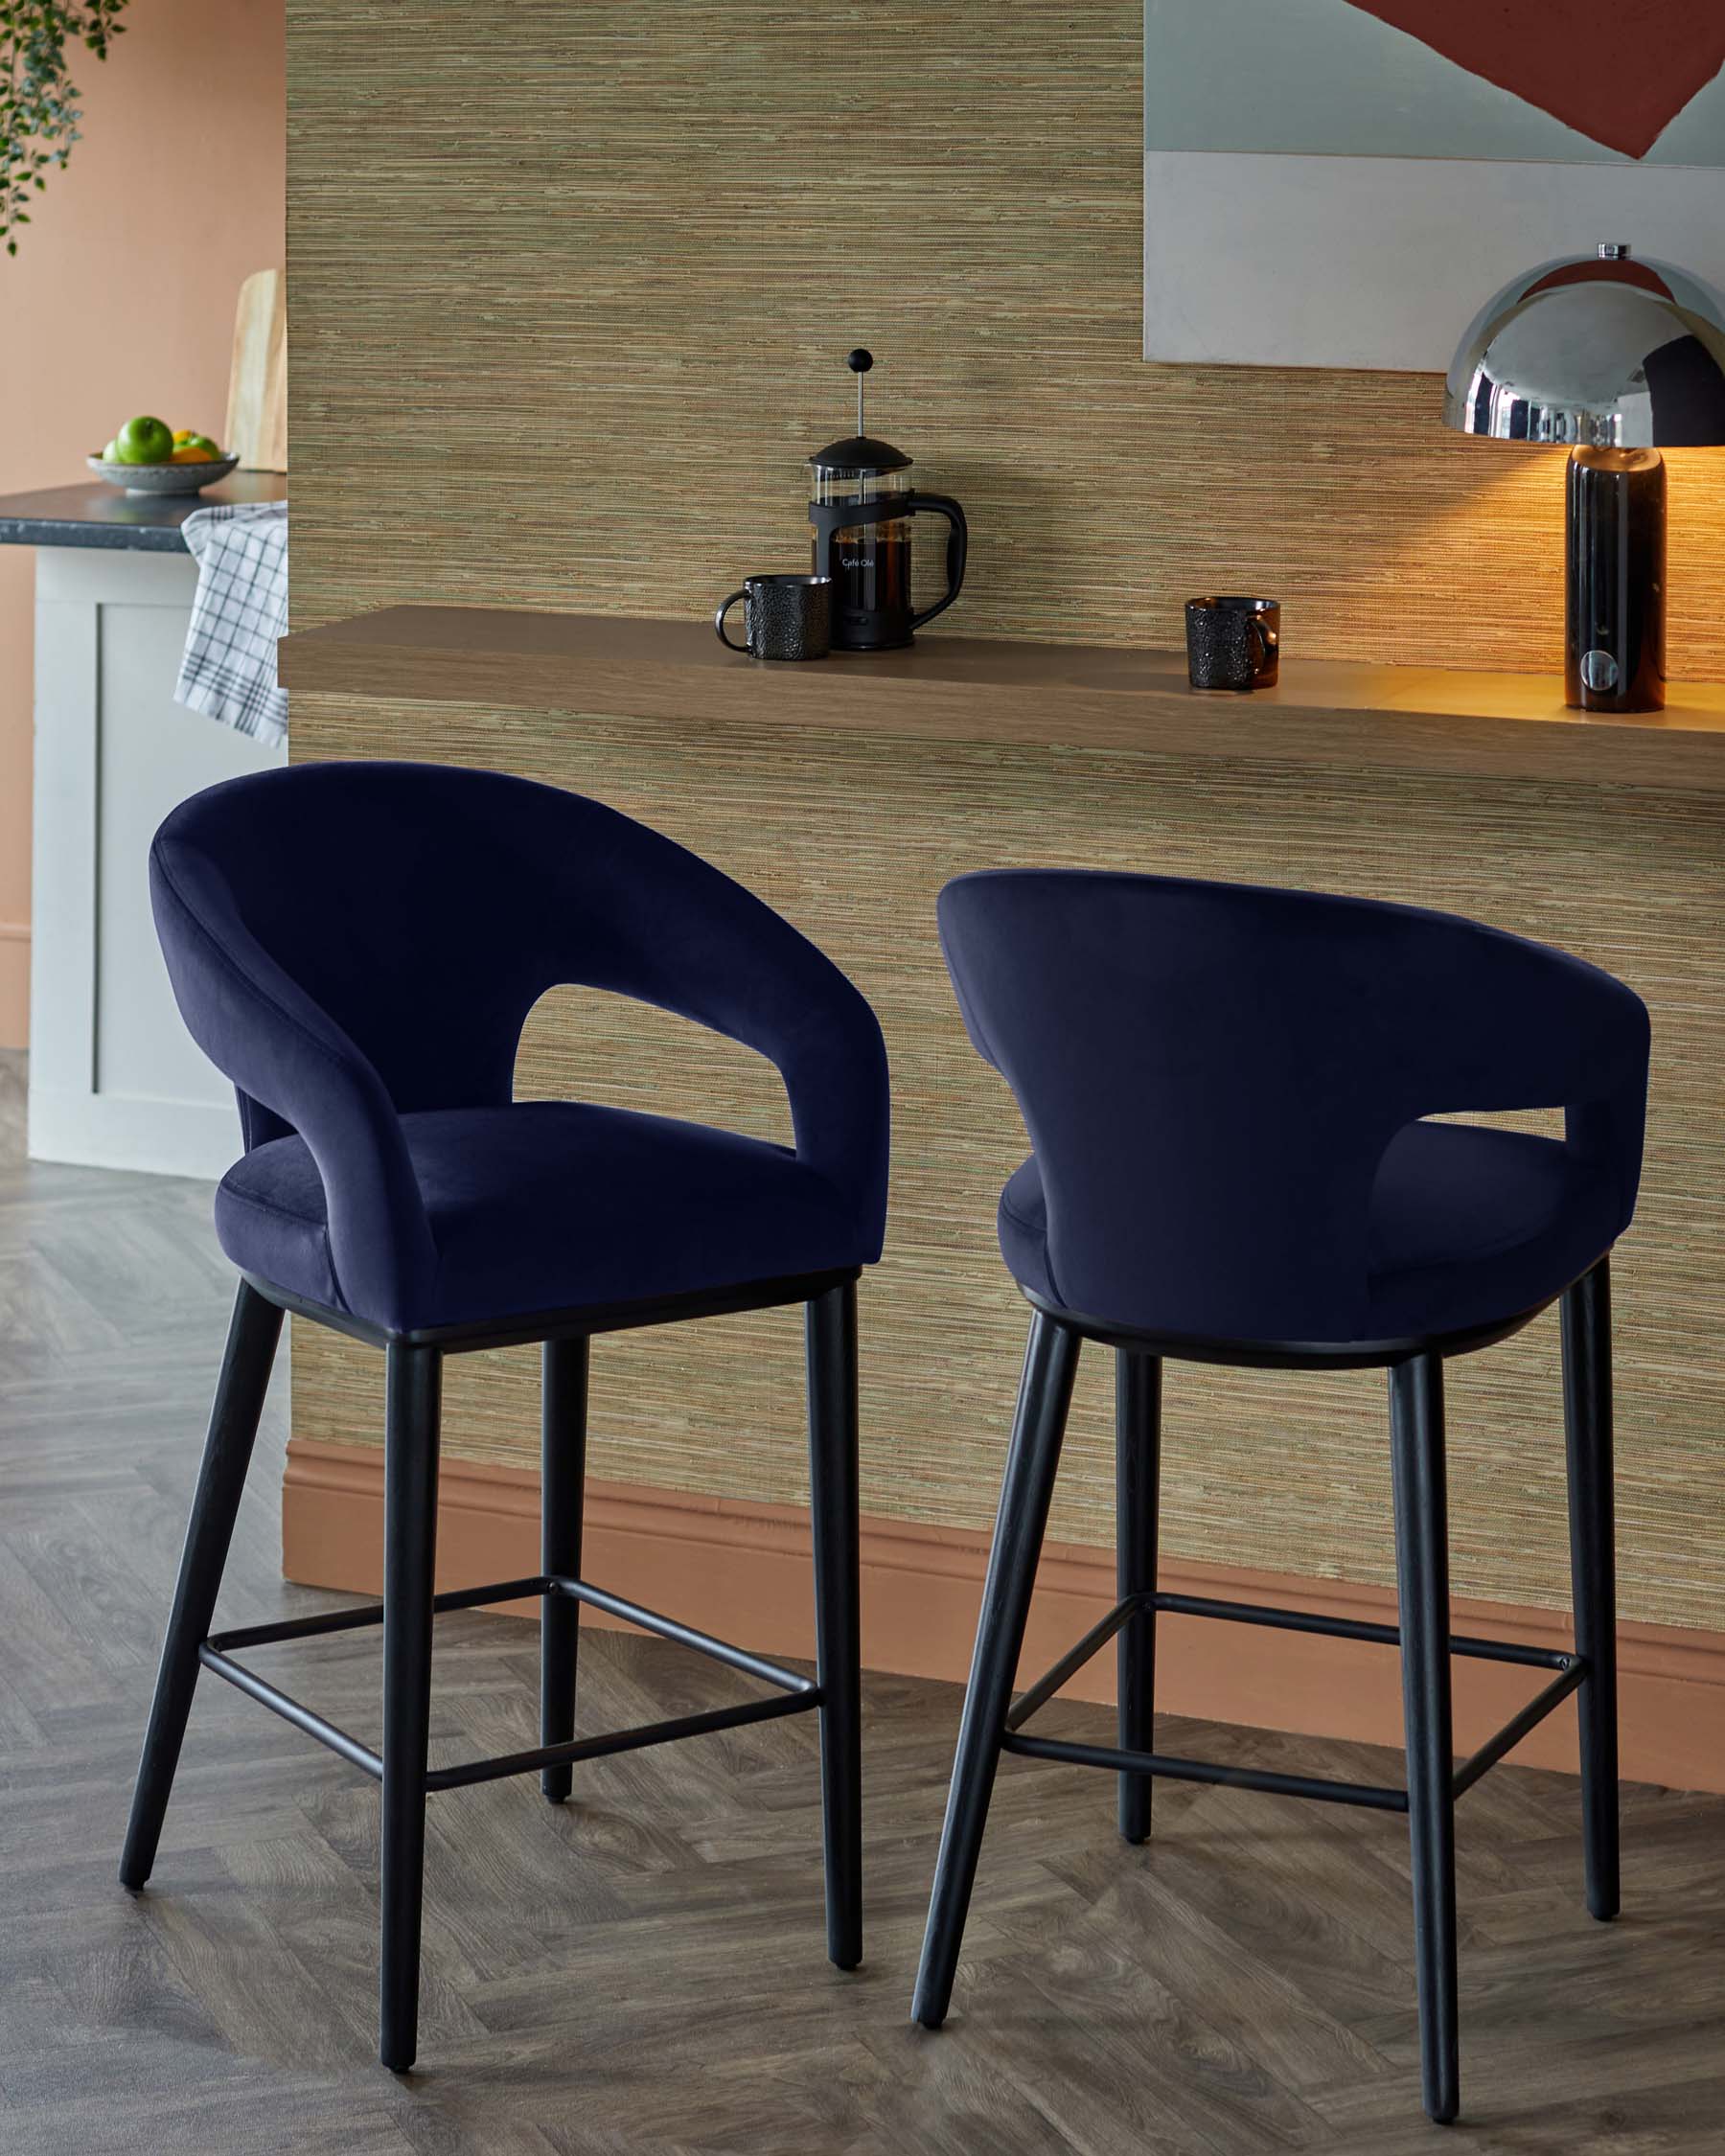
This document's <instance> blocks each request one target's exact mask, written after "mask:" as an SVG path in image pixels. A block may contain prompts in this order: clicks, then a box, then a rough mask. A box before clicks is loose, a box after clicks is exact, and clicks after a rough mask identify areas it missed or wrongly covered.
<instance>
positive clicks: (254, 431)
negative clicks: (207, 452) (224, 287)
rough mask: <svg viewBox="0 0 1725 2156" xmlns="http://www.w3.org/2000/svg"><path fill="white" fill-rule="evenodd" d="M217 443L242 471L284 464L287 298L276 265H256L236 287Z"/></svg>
mask: <svg viewBox="0 0 1725 2156" xmlns="http://www.w3.org/2000/svg"><path fill="white" fill-rule="evenodd" d="M221 446H222V447H223V448H224V449H230V450H232V452H233V453H234V454H235V455H236V456H237V457H238V458H239V459H240V468H241V470H242V471H286V470H287V469H288V297H287V292H286V289H285V285H284V280H283V276H282V272H281V271H280V270H279V269H260V270H256V271H254V272H253V274H252V275H251V276H249V277H248V278H247V279H246V280H245V282H244V284H243V285H242V286H241V287H240V306H239V310H238V312H237V313H236V314H235V316H234V363H233V371H232V373H231V374H230V375H229V377H228V408H227V433H226V435H225V436H224V437H223V440H222V445H221Z"/></svg>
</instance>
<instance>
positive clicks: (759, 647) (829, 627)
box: [713, 576, 833, 659]
mask: <svg viewBox="0 0 1725 2156" xmlns="http://www.w3.org/2000/svg"><path fill="white" fill-rule="evenodd" d="M739 599H740V600H742V602H743V636H744V641H743V642H742V643H741V644H733V643H732V642H731V640H730V638H729V637H728V636H727V635H726V634H725V633H724V617H725V615H726V614H728V613H729V612H730V610H731V608H733V607H734V606H735V605H736V604H737V601H738V600H739ZM713 627H714V629H715V630H716V631H718V635H719V641H720V643H722V644H723V645H724V648H725V650H726V651H727V652H747V654H748V655H749V657H750V658H761V659H811V658H825V657H826V655H827V653H828V652H829V651H830V650H831V649H832V641H833V637H832V631H833V581H832V579H831V578H830V577H799V576H770V577H746V578H745V579H744V581H743V588H742V590H741V591H733V592H732V593H731V595H730V597H729V598H728V599H726V600H725V601H724V605H723V606H721V607H720V608H719V610H718V612H717V613H716V614H714V616H713Z"/></svg>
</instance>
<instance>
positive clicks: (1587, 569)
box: [1563, 449, 1666, 712]
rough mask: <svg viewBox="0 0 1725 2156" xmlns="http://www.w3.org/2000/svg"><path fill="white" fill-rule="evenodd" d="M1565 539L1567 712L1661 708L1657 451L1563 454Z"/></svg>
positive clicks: (1661, 482) (1662, 565)
mask: <svg viewBox="0 0 1725 2156" xmlns="http://www.w3.org/2000/svg"><path fill="white" fill-rule="evenodd" d="M1564 542H1565V554H1566V559H1567V562H1568V578H1567V608H1566V611H1567V634H1566V636H1565V639H1564V666H1563V678H1564V700H1565V701H1566V702H1567V703H1568V704H1569V705H1570V707H1571V709H1572V710H1576V711H1611V712H1634V711H1663V710H1664V709H1665V700H1666V649H1665V646H1666V619H1665V614H1666V599H1665V582H1666V471H1665V459H1664V458H1663V457H1662V456H1661V455H1660V453H1659V451H1658V450H1657V449H1576V450H1574V451H1572V452H1571V455H1570V460H1569V481H1568V515H1567V518H1566V521H1565V532H1564Z"/></svg>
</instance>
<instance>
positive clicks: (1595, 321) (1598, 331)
mask: <svg viewBox="0 0 1725 2156" xmlns="http://www.w3.org/2000/svg"><path fill="white" fill-rule="evenodd" d="M1443 417H1444V420H1445V423H1446V424H1448V425H1450V426H1454V427H1459V428H1460V429H1461V432H1462V433H1463V434H1488V435H1491V436H1493V437H1495V438H1496V439H1497V440H1498V441H1500V442H1550V443H1553V444H1558V445H1562V446H1566V447H1568V448H1569V450H1570V460H1569V484H1568V511H1567V519H1566V524H1565V538H1564V546H1565V553H1566V559H1567V569H1568V574H1567V579H1566V583H1567V600H1566V614H1567V624H1566V633H1565V639H1564V695H1565V700H1566V701H1567V702H1568V703H1569V704H1571V705H1572V706H1573V707H1574V708H1575V709H1576V710H1578V711H1611V712H1633V711H1660V710H1663V709H1664V707H1665V684H1666V633H1665V630H1666V472H1665V459H1664V457H1663V456H1662V455H1661V454H1660V451H1661V450H1662V449H1669V448H1698V447H1712V446H1715V445H1719V444H1725V300H1721V298H1720V297H1719V294H1718V293H1717V292H1715V291H1714V290H1713V289H1712V287H1710V286H1707V285H1704V284H1703V283H1702V282H1701V280H1700V279H1699V278H1697V277H1691V275H1690V274H1689V273H1688V271H1687V270H1682V269H1676V268H1673V267H1672V266H1671V264H1669V263H1663V262H1654V261H1652V260H1650V259H1649V260H1645V261H1643V260H1639V259H1637V258H1635V257H1633V256H1632V255H1631V254H1630V252H1629V249H1628V248H1627V247H1624V246H1602V247H1600V248H1599V251H1598V253H1597V254H1593V255H1576V256H1574V257H1569V258H1566V259H1564V260H1562V261H1558V262H1548V263H1542V264H1540V265H1539V267H1538V268H1537V269H1530V270H1529V271H1528V272H1527V273H1526V275H1524V276H1521V277H1517V278H1515V279H1514V280H1513V282H1511V283H1510V284H1508V285H1506V286H1505V287H1504V288H1503V290H1502V291H1501V292H1499V293H1498V294H1497V295H1496V297H1495V298H1493V299H1492V300H1490V301H1488V302H1487V304H1486V305H1485V306H1484V308H1482V309H1481V310H1480V312H1479V314H1478V315H1476V316H1475V318H1474V321H1473V324H1472V326H1471V327H1470V329H1469V330H1468V333H1467V334H1466V335H1465V336H1464V337H1463V338H1462V340H1461V345H1460V347H1459V348H1458V350H1457V353H1456V356H1455V358H1454V360H1453V361H1452V362H1451V364H1450V371H1449V378H1448V380H1447V381H1446V382H1445V384H1444V392H1443Z"/></svg>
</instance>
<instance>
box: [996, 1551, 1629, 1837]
mask: <svg viewBox="0 0 1725 2156" xmlns="http://www.w3.org/2000/svg"><path fill="white" fill-rule="evenodd" d="M1146 1611H1157V1612H1165V1613H1166V1614H1167V1615H1168V1616H1170V1617H1220V1618H1222V1619H1223V1620H1224V1621H1225V1622H1227V1623H1231V1624H1262V1625H1269V1626H1272V1627H1274V1628H1275V1629H1276V1630H1277V1631H1281V1632H1316V1633H1321V1634H1323V1635H1325V1636H1327V1637H1329V1638H1331V1639H1341V1640H1367V1641H1368V1642H1370V1643H1371V1644H1373V1645H1376V1646H1385V1647H1398V1646H1400V1644H1401V1630H1400V1627H1399V1626H1397V1625H1393V1624H1368V1623H1366V1622H1364V1621H1363V1620H1361V1619H1359V1618H1355V1617H1316V1616H1311V1615H1308V1614H1307V1613H1306V1612H1304V1611H1301V1610H1278V1609H1273V1608H1271V1607H1270V1606H1269V1605H1267V1604H1265V1603H1261V1602H1225V1601H1218V1600H1216V1599H1215V1598H1214V1597H1212V1596H1210V1595H1207V1594H1163V1593H1161V1590H1160V1589H1152V1590H1147V1591H1146V1592H1145V1593H1143V1594H1129V1595H1127V1596H1126V1598H1125V1599H1124V1600H1123V1601H1121V1602H1117V1603H1116V1604H1115V1607H1114V1608H1113V1609H1112V1610H1110V1611H1109V1613H1108V1615H1107V1616H1106V1617H1102V1618H1101V1619H1099V1621H1098V1622H1096V1623H1095V1624H1093V1625H1092V1626H1091V1628H1090V1630H1089V1631H1088V1632H1087V1633H1086V1634H1085V1635H1084V1637H1083V1639H1082V1640H1079V1641H1078V1643H1077V1645H1076V1646H1074V1647H1072V1648H1070V1649H1069V1651H1068V1652H1067V1653H1066V1654H1064V1655H1063V1656H1062V1657H1061V1658H1060V1660H1059V1661H1058V1662H1057V1663H1055V1664H1054V1666H1053V1668H1052V1669H1050V1670H1048V1671H1047V1672H1046V1675H1044V1676H1042V1677H1039V1678H1038V1679H1037V1681H1036V1683H1035V1684H1034V1685H1032V1686H1030V1687H1029V1689H1028V1690H1026V1691H1023V1692H1021V1693H1020V1695H1019V1697H1018V1698H1017V1699H1016V1700H1014V1701H1013V1703H1012V1705H1011V1707H1010V1708H1009V1709H1007V1713H1006V1720H1005V1724H1004V1726H1003V1728H1002V1730H1001V1733H1000V1749H1001V1750H1002V1751H1003V1752H1012V1753H1016V1754H1018V1755H1020V1756H1021V1757H1023V1758H1028V1759H1055V1760H1063V1761H1065V1762H1066V1763H1067V1764H1068V1765H1070V1766H1076V1767H1105V1768H1109V1769H1111V1770H1112V1771H1113V1772H1115V1773H1116V1774H1138V1775H1154V1776H1159V1777H1161V1778H1166V1779H1168V1780H1170V1781H1204V1782H1214V1783H1217V1784H1220V1785H1221V1786H1222V1787H1223V1788H1227V1789H1260V1790H1265V1791H1268V1792H1269V1793H1270V1794H1271V1795H1272V1796H1277V1797H1314V1798H1317V1799H1319V1800H1321V1801H1322V1802H1325V1803H1331V1804H1364V1805H1367V1806H1369V1807H1370V1808H1372V1809H1374V1810H1377V1811H1386V1812H1405V1811H1406V1810H1407V1808H1408V1793H1407V1791H1406V1790H1405V1789H1391V1788H1387V1787H1382V1786H1379V1785H1378V1784H1376V1783H1373V1782H1365V1781H1327V1780H1325V1779H1323V1778H1322V1777H1320V1776H1316V1775H1283V1774H1274V1773H1271V1772H1269V1771H1267V1770H1266V1769H1263V1768H1260V1767H1228V1766H1220V1765H1216V1764H1214V1763H1212V1762H1211V1761H1209V1760H1207V1759H1182V1758H1177V1757H1174V1756H1172V1755H1167V1754H1163V1753H1160V1752H1122V1751H1119V1750H1118V1749H1117V1748H1115V1746H1113V1745H1106V1744H1074V1743H1069V1742H1068V1741H1067V1740H1066V1739H1064V1738H1059V1737H1036V1736H1025V1735H1023V1733H1022V1732H1023V1725H1024V1723H1025V1722H1027V1721H1028V1720H1029V1719H1030V1717H1031V1715H1032V1714H1034V1713H1035V1712H1036V1711H1037V1709H1039V1708H1042V1707H1046V1705H1047V1703H1048V1701H1049V1700H1051V1699H1052V1698H1053V1697H1054V1695H1055V1693H1056V1692H1058V1691H1060V1690H1061V1689H1062V1688H1063V1686H1066V1685H1068V1684H1069V1683H1070V1682H1071V1680H1072V1678H1074V1677H1075V1676H1076V1675H1077V1673H1078V1672H1079V1670H1081V1669H1082V1668H1083V1667H1084V1665H1085V1663H1087V1662H1089V1661H1090V1660H1091V1659H1092V1657H1093V1656H1094V1655H1097V1654H1099V1653H1100V1652H1101V1650H1102V1649H1103V1648H1104V1647H1105V1646H1107V1644H1108V1642H1109V1641H1110V1640H1112V1639H1113V1638H1114V1636H1115V1633H1116V1632H1118V1631H1119V1629H1120V1627H1121V1626H1122V1625H1124V1624H1126V1623H1129V1622H1130V1620H1131V1619H1132V1618H1133V1617H1137V1616H1139V1615H1140V1614H1141V1613H1143V1612H1146ZM1449 1645H1450V1652H1451V1654H1455V1655H1463V1656H1467V1657H1469V1658H1471V1659H1473V1660H1475V1661H1481V1662H1508V1663H1521V1664H1523V1665H1525V1666H1527V1667H1530V1668H1536V1669H1554V1670H1556V1672H1557V1675H1556V1676H1555V1677H1554V1678H1553V1680H1552V1682H1551V1683H1550V1684H1549V1685H1548V1686H1546V1687H1545V1689H1544V1690H1543V1691H1542V1692H1540V1693H1538V1694H1537V1695H1536V1696H1535V1697H1534V1698H1533V1699H1530V1701H1529V1702H1528V1704H1527V1706H1526V1707H1524V1708H1523V1709H1521V1711H1520V1713H1519V1714H1516V1715H1514V1716H1513V1717H1512V1718H1511V1719H1510V1720H1509V1721H1507V1722H1506V1723H1505V1725H1504V1727H1503V1728H1502V1729H1501V1730H1500V1731H1499V1732H1497V1734H1496V1735H1495V1736H1494V1737H1492V1738H1490V1739H1489V1741H1488V1742H1486V1743H1484V1744H1483V1745H1482V1746H1481V1747H1480V1749H1479V1750H1478V1751H1477V1752H1476V1753H1474V1754H1473V1755H1472V1756H1471V1758H1468V1759H1465V1760H1463V1761H1462V1763H1461V1766H1460V1767H1458V1768H1457V1769H1456V1771H1455V1776H1454V1779H1453V1781H1452V1784H1451V1787H1452V1791H1453V1794H1454V1795H1455V1796H1457V1797H1461V1796H1462V1795H1463V1794H1464V1793H1465V1792H1466V1791H1467V1790H1469V1789H1471V1788H1472V1787H1473V1785H1474V1783H1475V1782H1476V1781H1478V1780H1479V1779H1480V1778H1481V1776H1482V1775H1484V1774H1485V1773H1487V1772H1488V1771H1489V1770H1490V1769H1491V1768H1493V1767H1495V1766H1496V1765H1497V1763H1498V1761H1499V1760H1500V1759H1501V1758H1503V1757H1504V1755H1505V1754H1506V1753H1508V1752H1511V1751H1513V1750H1514V1748H1515V1746H1516V1745H1518V1744H1519V1743H1520V1742H1521V1740H1522V1739H1523V1737H1525V1736H1526V1735H1527V1734H1528V1733H1529V1732H1530V1730H1532V1729H1534V1728H1535V1727H1536V1726H1537V1725H1538V1724H1539V1723H1541V1722H1543V1721H1544V1720H1545V1718H1546V1716H1547V1715H1548V1714H1550V1713H1551V1711H1552V1710H1553V1708H1555V1707H1558V1706H1560V1705H1561V1704H1562V1702H1563V1701H1564V1700H1566V1699H1568V1697H1569V1696H1570V1694H1571V1693H1572V1692H1573V1691H1575V1690H1576V1689H1577V1687H1578V1686H1580V1685H1581V1684H1582V1683H1583V1682H1584V1681H1585V1679H1586V1677H1587V1674H1588V1664H1587V1662H1586V1660H1585V1659H1584V1658H1583V1657H1582V1656H1579V1655H1576V1654H1571V1653H1567V1652H1565V1651H1564V1650H1562V1649H1560V1648H1552V1647H1529V1646H1523V1645H1522V1644H1520V1643H1519V1642H1518V1641H1516V1640H1482V1639H1477V1638H1475V1637H1473V1636H1472V1635H1470V1634H1467V1633H1460V1632H1458V1633H1452V1634H1451V1635H1450V1641H1449Z"/></svg>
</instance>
